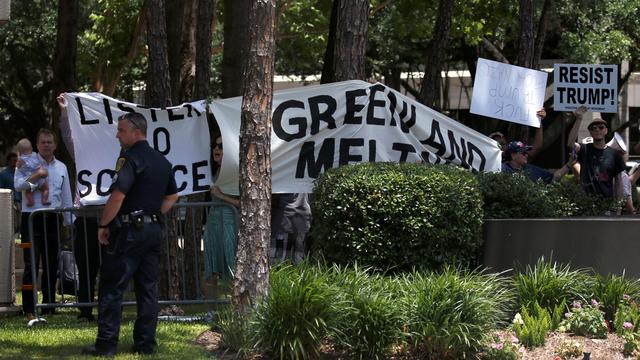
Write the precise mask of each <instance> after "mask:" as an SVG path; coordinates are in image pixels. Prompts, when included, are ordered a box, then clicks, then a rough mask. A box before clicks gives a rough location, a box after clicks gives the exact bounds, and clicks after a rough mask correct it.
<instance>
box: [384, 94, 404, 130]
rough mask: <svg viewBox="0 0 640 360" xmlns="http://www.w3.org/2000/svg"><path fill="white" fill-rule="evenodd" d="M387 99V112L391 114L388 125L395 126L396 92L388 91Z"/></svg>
mask: <svg viewBox="0 0 640 360" xmlns="http://www.w3.org/2000/svg"><path fill="white" fill-rule="evenodd" d="M387 99H389V113H390V114H391V120H390V121H389V126H396V105H397V104H398V99H397V98H396V94H394V93H393V91H389V92H388V93H387ZM405 104H406V103H405Z"/></svg>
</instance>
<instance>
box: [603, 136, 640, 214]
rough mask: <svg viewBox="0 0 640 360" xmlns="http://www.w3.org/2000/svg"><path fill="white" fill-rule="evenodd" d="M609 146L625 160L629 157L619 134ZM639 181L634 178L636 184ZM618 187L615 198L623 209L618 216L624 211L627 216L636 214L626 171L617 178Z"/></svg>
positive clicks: (612, 139)
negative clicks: (620, 201) (619, 201)
mask: <svg viewBox="0 0 640 360" xmlns="http://www.w3.org/2000/svg"><path fill="white" fill-rule="evenodd" d="M607 146H608V147H609V148H611V149H613V150H615V151H616V152H618V154H620V155H622V158H623V160H624V158H625V157H626V155H627V144H625V142H624V140H623V139H622V136H620V134H619V133H617V132H616V133H614V134H613V138H611V140H610V141H609V142H608V143H607ZM635 180H637V176H634V181H633V182H634V183H635ZM615 184H616V187H615V196H616V199H620V200H622V203H623V208H620V209H618V211H617V213H618V215H622V211H623V210H624V212H625V214H635V212H636V209H635V208H634V206H633V198H632V193H631V187H632V185H631V184H632V182H631V180H630V176H629V174H627V172H626V171H621V172H620V174H618V177H616V182H615Z"/></svg>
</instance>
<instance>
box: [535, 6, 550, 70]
mask: <svg viewBox="0 0 640 360" xmlns="http://www.w3.org/2000/svg"><path fill="white" fill-rule="evenodd" d="M552 6H553V1H552V0H545V1H544V4H543V5H542V14H540V21H539V22H538V31H537V35H536V40H535V46H534V51H533V61H532V62H531V67H532V68H533V69H537V68H538V67H539V66H540V58H541V57H542V48H543V47H544V40H545V37H546V35H547V25H548V23H549V16H550V13H551V7H552Z"/></svg>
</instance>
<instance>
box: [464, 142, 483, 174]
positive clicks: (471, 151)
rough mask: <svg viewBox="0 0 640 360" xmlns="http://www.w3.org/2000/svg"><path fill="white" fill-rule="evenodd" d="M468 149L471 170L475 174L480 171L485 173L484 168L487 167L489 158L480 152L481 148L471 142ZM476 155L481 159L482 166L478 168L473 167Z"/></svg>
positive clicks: (468, 143)
mask: <svg viewBox="0 0 640 360" xmlns="http://www.w3.org/2000/svg"><path fill="white" fill-rule="evenodd" d="M467 149H468V150H469V164H470V167H471V170H472V171H473V172H474V173H476V172H479V171H484V168H485V166H486V165H487V158H486V157H485V156H484V154H483V153H482V151H480V148H478V147H477V146H476V145H474V144H473V143H472V142H471V141H467ZM474 153H475V154H478V158H479V159H480V166H478V168H474V167H473V160H474V157H473V154H474Z"/></svg>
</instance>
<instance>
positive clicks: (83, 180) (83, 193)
mask: <svg viewBox="0 0 640 360" xmlns="http://www.w3.org/2000/svg"><path fill="white" fill-rule="evenodd" d="M89 176H91V171H89V170H81V171H78V183H80V185H82V186H84V187H85V190H84V191H83V190H81V189H78V194H80V197H81V198H83V197H85V196H87V195H89V194H91V190H93V185H91V181H89V180H88V179H86V177H89Z"/></svg>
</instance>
